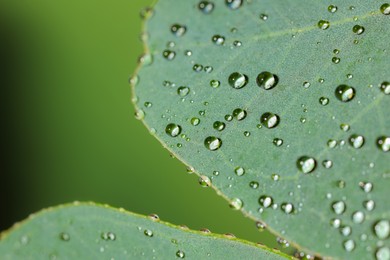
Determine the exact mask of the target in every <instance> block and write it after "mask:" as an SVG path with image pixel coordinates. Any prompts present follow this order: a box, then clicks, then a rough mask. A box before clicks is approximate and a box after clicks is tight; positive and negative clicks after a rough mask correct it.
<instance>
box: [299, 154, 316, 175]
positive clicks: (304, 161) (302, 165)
mask: <svg viewBox="0 0 390 260" xmlns="http://www.w3.org/2000/svg"><path fill="white" fill-rule="evenodd" d="M316 166H317V162H316V160H315V159H314V158H312V157H309V156H302V157H299V158H298V160H297V167H298V170H300V171H301V172H303V173H311V172H312V171H314V169H315V168H316Z"/></svg>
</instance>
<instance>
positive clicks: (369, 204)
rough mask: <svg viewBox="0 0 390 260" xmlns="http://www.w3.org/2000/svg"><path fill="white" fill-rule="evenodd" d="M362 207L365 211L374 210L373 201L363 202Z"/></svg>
mask: <svg viewBox="0 0 390 260" xmlns="http://www.w3.org/2000/svg"><path fill="white" fill-rule="evenodd" d="M363 206H364V208H365V209H366V210H368V211H372V210H373V209H374V208H375V201H373V200H366V201H364V202H363Z"/></svg>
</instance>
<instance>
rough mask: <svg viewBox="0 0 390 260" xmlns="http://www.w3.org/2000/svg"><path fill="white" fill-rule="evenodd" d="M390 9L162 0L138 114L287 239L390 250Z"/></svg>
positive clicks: (385, 254)
mask: <svg viewBox="0 0 390 260" xmlns="http://www.w3.org/2000/svg"><path fill="white" fill-rule="evenodd" d="M240 3H241V5H240ZM229 6H230V7H229ZM234 7H237V8H235V9H234ZM389 10H390V9H389V5H388V4H385V2H383V0H381V1H377V0H374V1H365V0H346V1H342V2H339V4H338V5H337V7H336V6H333V5H330V2H328V1H310V2H308V1H304V0H294V1H288V0H281V1H271V0H264V1H241V0H226V1H224V0H213V1H199V0H192V1H177V0H161V1H159V2H158V3H157V4H156V6H155V8H154V12H151V13H150V14H149V16H150V19H149V20H148V21H147V22H146V28H145V34H144V40H145V41H146V44H147V47H146V54H145V56H144V59H141V64H140V69H139V70H138V71H137V73H136V75H135V76H134V77H133V78H132V81H131V83H132V85H133V86H134V102H135V104H136V107H137V112H136V116H137V118H139V119H143V122H144V123H145V125H146V126H147V127H148V129H149V130H150V131H151V133H152V134H153V135H154V136H156V137H157V138H158V139H159V140H160V141H161V143H162V144H163V145H164V146H165V147H166V148H168V149H169V150H170V152H171V153H173V154H174V156H176V157H177V158H179V159H180V160H182V161H183V162H184V163H185V164H186V165H188V166H189V167H190V168H191V169H193V170H194V171H195V172H197V173H198V174H199V175H200V176H201V177H200V178H201V179H200V183H201V184H202V185H203V186H207V185H209V186H212V187H213V188H214V189H215V190H216V191H217V193H219V194H220V195H222V196H224V197H225V198H226V199H227V200H229V201H231V204H232V205H233V207H235V208H237V209H240V210H242V211H243V213H244V214H245V215H246V216H248V217H250V218H252V219H253V220H256V221H262V222H265V223H267V225H268V227H269V228H270V229H271V230H272V231H273V232H274V233H276V234H278V235H279V236H282V237H284V238H286V239H287V240H288V241H289V242H290V243H292V244H294V245H297V246H298V247H299V248H303V249H305V250H307V251H308V252H310V253H314V254H317V255H322V256H327V257H336V258H348V259H370V258H375V257H376V258H379V259H389V257H390V256H389V255H390V248H389V246H390V243H389V239H388V237H389V230H390V228H389V226H390V225H389V219H390V208H389V205H388V197H389V195H390V194H389V189H388V187H389V184H390V178H389V177H390V163H389V162H390V159H389V154H390V152H388V150H389V145H390V120H389V113H390V95H389V92H390V86H389V85H390V84H389V83H388V82H389V81H390V74H389V72H390V62H389V54H388V53H389V51H390V50H389V42H390V33H389V25H390V15H388V13H389ZM378 223H379V224H378Z"/></svg>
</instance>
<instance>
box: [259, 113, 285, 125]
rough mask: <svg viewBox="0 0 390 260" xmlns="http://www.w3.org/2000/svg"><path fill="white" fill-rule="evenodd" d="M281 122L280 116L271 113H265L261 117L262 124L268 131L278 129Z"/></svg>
mask: <svg viewBox="0 0 390 260" xmlns="http://www.w3.org/2000/svg"><path fill="white" fill-rule="evenodd" d="M279 122H280V118H279V116H278V115H277V114H274V113H271V112H267V113H264V114H262V115H261V117H260V123H261V124H262V125H263V126H265V127H267V128H268V129H270V128H274V127H276V126H277V125H278V124H279Z"/></svg>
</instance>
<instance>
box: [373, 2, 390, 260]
mask: <svg viewBox="0 0 390 260" xmlns="http://www.w3.org/2000/svg"><path fill="white" fill-rule="evenodd" d="M389 13H390V10H389ZM375 257H376V259H377V260H390V249H389V248H388V247H386V246H384V247H380V248H378V250H377V251H376V253H375Z"/></svg>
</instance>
